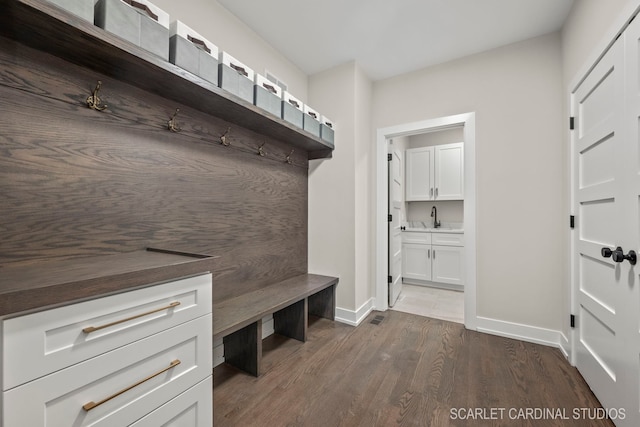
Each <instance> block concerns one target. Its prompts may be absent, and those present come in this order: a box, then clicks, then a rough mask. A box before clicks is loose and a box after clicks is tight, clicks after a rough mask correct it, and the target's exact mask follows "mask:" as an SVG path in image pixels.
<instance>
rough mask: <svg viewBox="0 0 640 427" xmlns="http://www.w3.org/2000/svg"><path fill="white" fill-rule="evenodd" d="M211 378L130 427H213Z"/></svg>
mask: <svg viewBox="0 0 640 427" xmlns="http://www.w3.org/2000/svg"><path fill="white" fill-rule="evenodd" d="M212 403H213V377H209V378H207V379H206V380H204V381H202V382H200V383H198V384H197V385H195V386H193V387H191V388H190V389H189V390H187V391H185V392H184V393H182V394H181V395H180V396H178V397H176V398H175V399H173V400H171V401H169V402H167V403H165V404H164V405H162V406H161V407H159V408H158V409H156V410H155V411H153V412H152V413H150V414H149V415H147V416H146V417H144V418H142V419H141V420H139V421H137V422H135V423H134V424H132V425H131V427H158V426H162V427H169V426H175V427H178V426H179V427H211V426H212V425H213V408H212V406H213V405H212Z"/></svg>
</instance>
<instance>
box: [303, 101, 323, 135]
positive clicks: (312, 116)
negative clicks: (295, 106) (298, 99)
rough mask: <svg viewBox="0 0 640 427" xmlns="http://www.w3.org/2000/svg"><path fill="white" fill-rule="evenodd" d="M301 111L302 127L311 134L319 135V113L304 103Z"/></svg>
mask: <svg viewBox="0 0 640 427" xmlns="http://www.w3.org/2000/svg"><path fill="white" fill-rule="evenodd" d="M303 112H304V118H303V119H302V129H304V130H306V131H307V132H309V133H310V134H312V135H315V136H320V114H318V112H317V111H316V110H314V109H313V108H311V107H309V106H308V105H306V104H305V105H304V109H303Z"/></svg>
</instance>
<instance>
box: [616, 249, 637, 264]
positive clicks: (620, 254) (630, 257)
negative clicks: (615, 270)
mask: <svg viewBox="0 0 640 427" xmlns="http://www.w3.org/2000/svg"><path fill="white" fill-rule="evenodd" d="M611 259H613V261H614V262H622V261H624V260H625V259H626V260H627V261H629V264H631V265H636V262H637V261H638V257H637V256H636V252H635V251H629V253H628V254H626V255H625V254H624V251H623V250H622V248H621V247H620V246H618V247H617V248H616V250H615V251H613V252H612V253H611Z"/></svg>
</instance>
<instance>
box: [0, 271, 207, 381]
mask: <svg viewBox="0 0 640 427" xmlns="http://www.w3.org/2000/svg"><path fill="white" fill-rule="evenodd" d="M177 303H179V305H176V304H177ZM172 304H173V305H172ZM156 310H157V311H156ZM207 313H211V274H204V275H201V276H195V277H190V278H186V279H181V280H176V281H172V282H168V283H164V284H161V285H156V286H150V287H147V288H143V289H138V290H135V291H131V292H125V293H121V294H117V295H112V296H109V297H104V298H99V299H95V300H91V301H86V302H82V303H77V304H72V305H68V306H65V307H60V308H56V309H51V310H46V311H41V312H38V313H33V314H29V315H25V316H20V317H16V318H13V319H8V320H6V321H4V322H3V348H4V360H3V373H4V379H3V390H8V389H10V388H13V387H16V386H18V385H20V384H24V383H25V382H27V381H31V380H33V379H36V378H40V377H42V376H44V375H47V374H49V373H51V372H55V371H58V370H60V369H63V368H66V367H68V366H71V365H73V364H76V363H78V362H81V361H83V360H87V359H89V358H91V357H94V356H97V355H99V354H102V353H105V352H107V351H110V350H113V349H115V348H118V347H121V346H123V345H126V344H129V343H132V342H134V341H137V340H139V339H141V338H144V337H147V336H149V335H152V334H155V333H158V332H161V331H163V330H165V329H168V328H170V327H173V326H176V325H179V324H181V323H184V322H187V321H189V320H192V319H195V318H197V317H200V316H202V315H205V314H207ZM136 316H139V317H136ZM123 320H125V321H123ZM121 321H122V322H121ZM118 322H121V323H118ZM110 324H111V326H107V327H104V328H103V329H98V330H95V331H93V332H84V331H83V330H84V329H85V328H89V327H95V328H100V327H102V326H105V325H110Z"/></svg>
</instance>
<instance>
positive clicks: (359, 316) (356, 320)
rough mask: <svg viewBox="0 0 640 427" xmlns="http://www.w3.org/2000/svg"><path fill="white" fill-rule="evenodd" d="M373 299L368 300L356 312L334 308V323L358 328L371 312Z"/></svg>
mask: <svg viewBox="0 0 640 427" xmlns="http://www.w3.org/2000/svg"><path fill="white" fill-rule="evenodd" d="M373 306H374V299H373V298H370V299H369V300H367V301H366V302H365V303H364V304H362V305H361V306H360V308H358V309H357V310H356V311H353V310H348V309H346V308H340V307H336V321H338V322H340V323H346V324H347V325H351V326H358V325H359V324H360V323H361V322H362V321H363V320H364V318H365V317H367V316H368V315H369V313H371V311H373Z"/></svg>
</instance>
